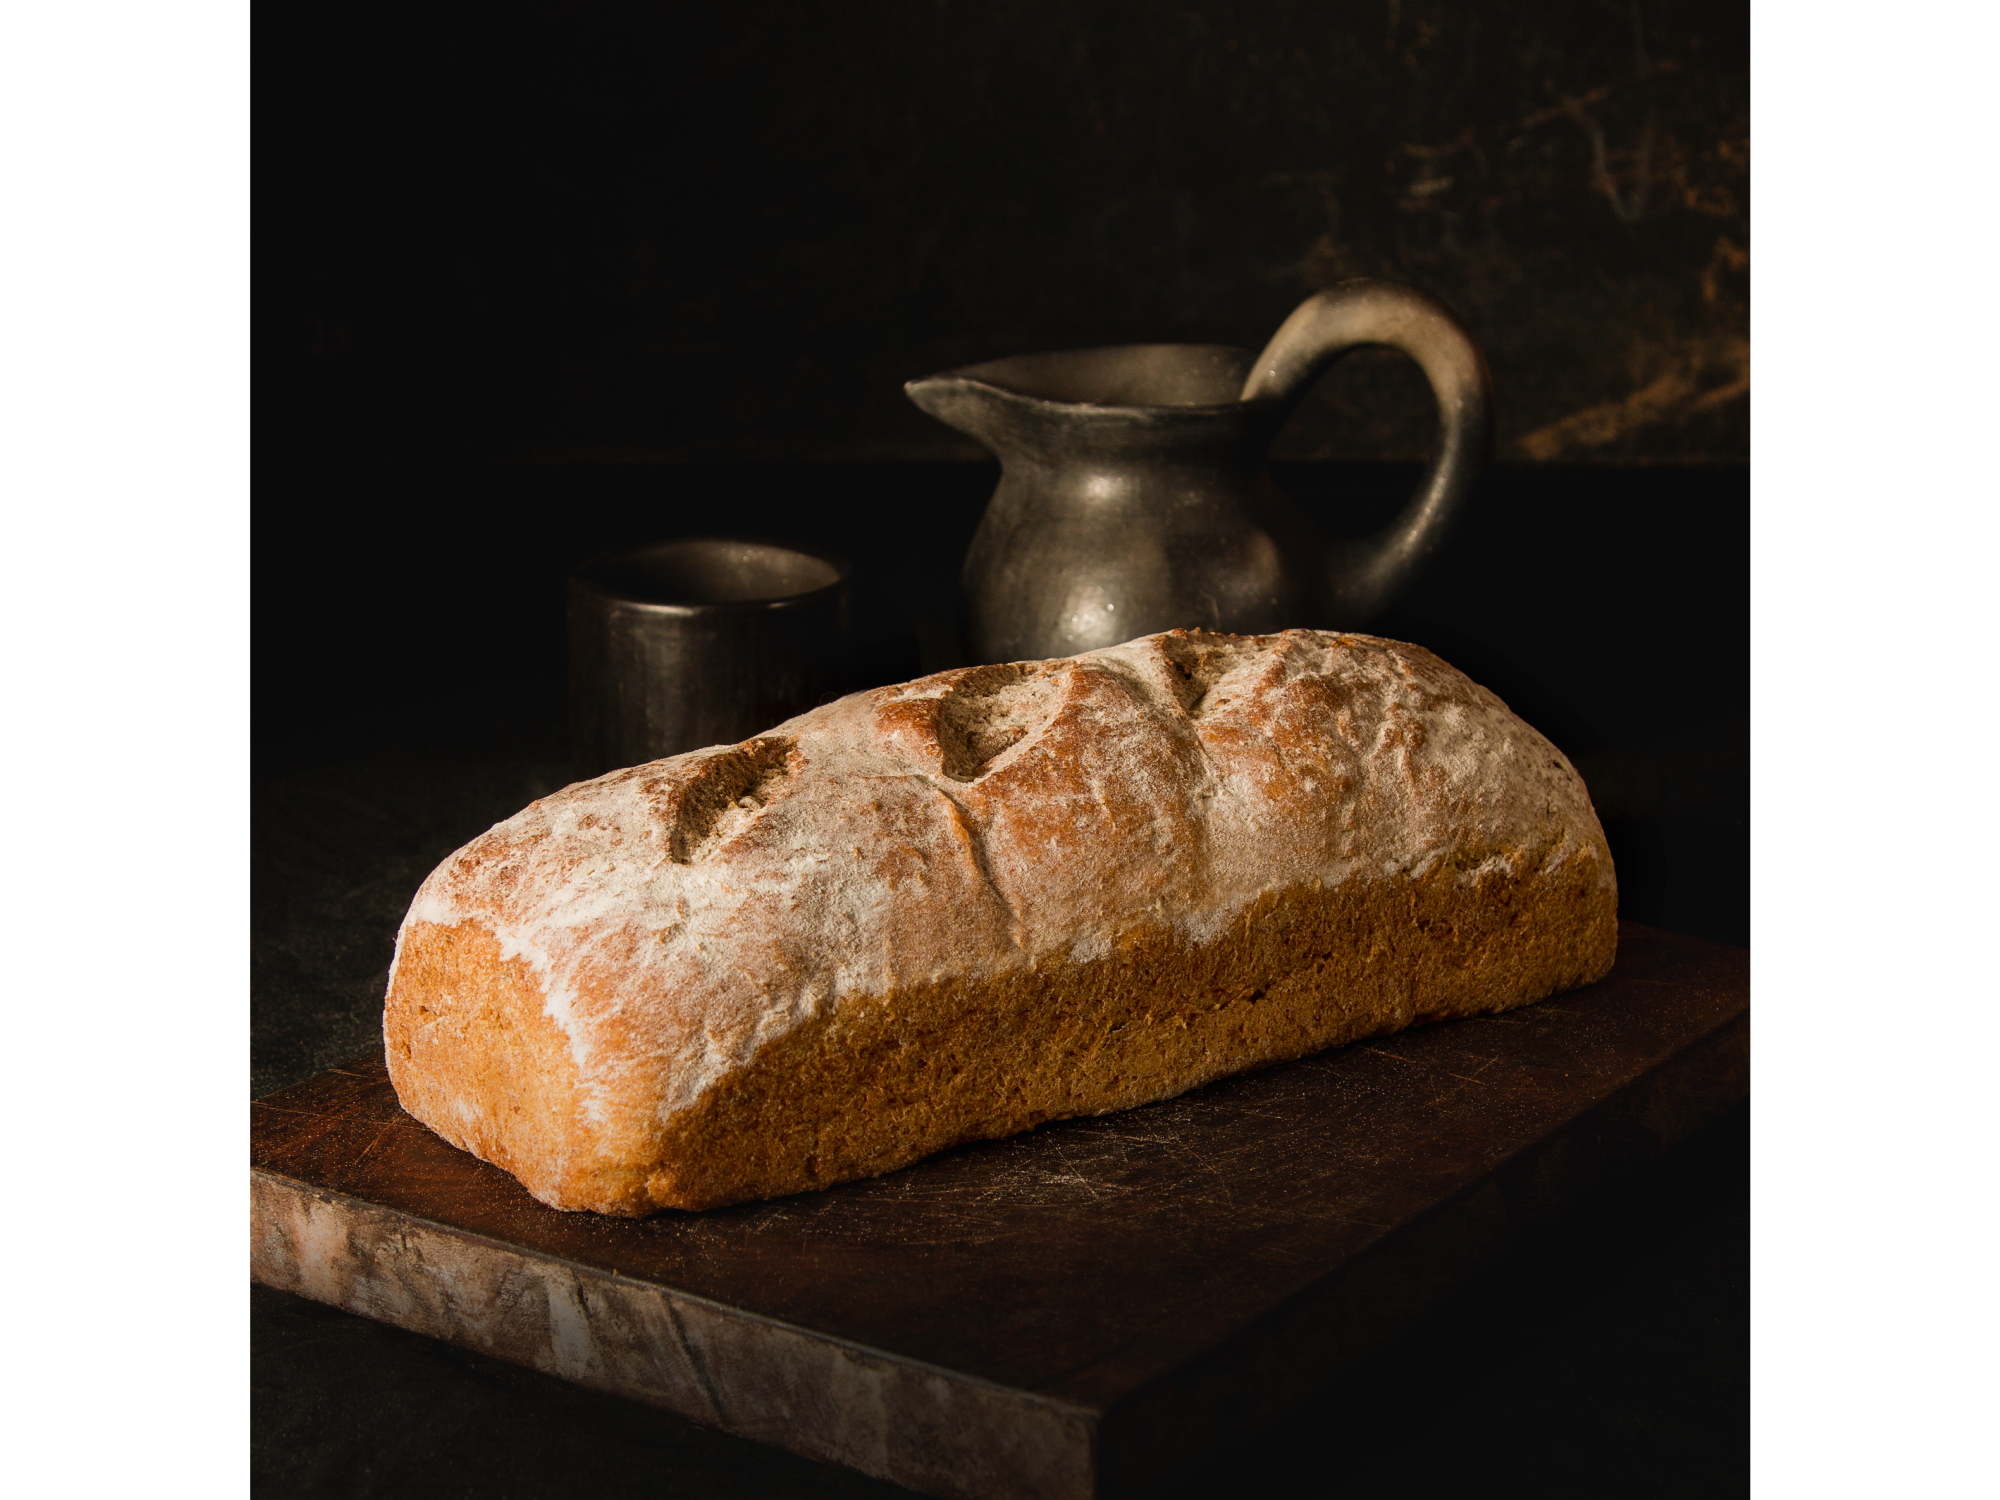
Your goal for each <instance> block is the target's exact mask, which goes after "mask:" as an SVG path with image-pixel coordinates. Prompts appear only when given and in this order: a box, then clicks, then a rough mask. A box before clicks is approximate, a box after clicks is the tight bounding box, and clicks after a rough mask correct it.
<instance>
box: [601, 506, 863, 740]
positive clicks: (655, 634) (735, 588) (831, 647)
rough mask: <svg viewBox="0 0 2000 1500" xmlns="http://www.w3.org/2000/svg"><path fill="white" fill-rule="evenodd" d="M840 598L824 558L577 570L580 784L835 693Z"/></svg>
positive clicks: (708, 559)
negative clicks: (583, 779) (587, 779)
mask: <svg viewBox="0 0 2000 1500" xmlns="http://www.w3.org/2000/svg"><path fill="white" fill-rule="evenodd" d="M848 584H849V569H848V567H847V565H846V564H845V563H844V562H841V561H839V560H837V559H835V558H831V557H825V556H821V555H819V554H816V553H811V552H801V551H797V550H795V549H793V548H790V547H779V546H774V545H772V544H771V543H768V542H753V541H742V540H737V539H733V538H727V537H696V538H691V539H688V540H684V541H676V542H655V543H653V544H652V545H650V546H645V547H633V548H629V549H627V550H625V551H621V552H607V553H605V554H603V555H602V556H600V557H596V558H593V559H592V560H591V561H589V562H587V563H585V564H584V565H583V566H582V567H581V568H579V569H577V570H576V572H575V573H573V574H571V575H570V580H569V703H570V736H571V744H572V749H573V753H574V754H575V756H576V760H577V770H578V771H579V773H580V774H582V775H584V776H597V775H601V774H602V773H604V772H605V771H609V770H614V769H616V768H617V767H620V766H635V765H639V764H640V763H642V762H644V761H649V760H658V759H659V758H660V757H662V756H666V755H677V754H679V753H680V752H681V751H683V750H696V749H700V748H701V747H702V746H704V745H719V744H732V743H734V742H736V741H738V740H744V739H748V738H749V737H750V736H751V735H753V734H756V733H757V732H758V731H760V730H764V729H769V728H770V727H771V726H772V725H774V724H777V723H779V722H780V721H782V720H785V719H789V718H791V717H792V716H793V715H794V714H798V713H803V712H805V710H807V709H809V708H812V707H814V706H815V705H816V704H819V703H822V702H824V701H825V700H826V699H828V698H830V697H834V696H837V695H839V694H840V693H842V692H844V691H846V689H847V687H848V683H847V680H846V679H847V612H848Z"/></svg>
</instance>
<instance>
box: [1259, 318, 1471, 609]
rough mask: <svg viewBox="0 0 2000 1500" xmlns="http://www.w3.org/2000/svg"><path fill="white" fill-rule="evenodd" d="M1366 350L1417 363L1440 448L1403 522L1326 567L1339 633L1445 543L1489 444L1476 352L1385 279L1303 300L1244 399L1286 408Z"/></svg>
mask: <svg viewBox="0 0 2000 1500" xmlns="http://www.w3.org/2000/svg"><path fill="white" fill-rule="evenodd" d="M1364 344H1382V345H1386V346H1388V347H1389V348H1391V349H1400V350H1402V351H1403V353H1405V354H1407V355H1409V356H1410V358H1411V359H1414V360H1415V361H1416V362H1417V364H1418V366H1419V367H1420V368H1421V369H1422V370H1423V372H1424V375H1425V376H1426V378H1428V379H1429V381H1430V383H1431V392H1432V394H1433V395H1435V396H1436V397H1437V404H1438V441H1437V447H1436V451H1435V453H1433V454H1432V456H1431V462H1430V467H1429V468H1428V469H1426V470H1425V471H1424V476H1423V478H1422V479H1421V480H1420V481H1419V482H1418V484H1417V489H1416V493H1415V494H1414V495H1412V496H1411V497H1410V502H1409V504H1407V505H1406V506H1404V507H1403V511H1402V514H1400V515H1399V516H1397V517H1396V519H1395V520H1394V521H1393V522H1391V523H1390V524H1389V526H1388V527H1387V528H1386V529H1384V530H1383V531H1381V532H1378V533H1377V534H1376V535H1374V536H1372V537H1369V538H1367V539H1366V540H1364V541H1360V542H1352V543H1347V544H1344V545H1342V546H1339V547H1336V548H1335V549H1334V553H1333V556H1332V557H1331V558H1330V559H1329V560H1328V564H1327V578H1326V600H1325V602H1326V606H1327V608H1328V609H1329V610H1330V611H1331V615H1330V618H1329V620H1328V623H1329V624H1330V625H1333V626H1336V627H1338V628H1340V629H1352V628H1354V627H1356V626H1360V625H1365V624H1367V623H1368V621H1369V620H1370V619H1371V618H1373V617H1374V616H1375V615H1376V614H1379V613H1380V612H1381V610H1382V609H1383V608H1384V607H1385V606H1386V605H1387V604H1388V602H1389V600H1390V599H1391V598H1392V597H1394V595H1395V594H1396V593H1397V591H1398V590H1400V589H1401V588H1402V587H1403V585H1404V584H1406V583H1408V582H1409V581H1410V579H1411V578H1412V577H1413V576H1414V575H1415V573H1416V571H1417V569H1418V567H1419V566H1420V565H1421V564H1422V563H1424V562H1425V561H1426V560H1427V559H1428V558H1429V557H1430V556H1431V554H1433V553H1434V552H1436V551H1437V549H1438V548H1439V547H1440V546H1441V545H1442V544H1443V542H1444V540H1445V536H1446V534H1447V533H1448V532H1449V531H1450V529H1451V526H1452V523H1453V522H1454V521H1455V520H1456V519H1457V518H1458V516H1459V515H1460V513H1461V512H1462V511H1463V510H1464V508H1465V502H1466V499H1467V497H1468V496H1470V495H1471V493H1472V486H1473V483H1474V482H1475V481H1476V480H1477V479H1478V478H1479V472H1480V470H1481V469H1483V468H1484V467H1485V466H1486V460H1487V458H1488V456H1489V455H1490V453H1491V451H1492V444H1493V377H1492V376H1491V375H1490V374H1488V373H1487V369H1486V358H1485V356H1484V355H1482V354H1481V353H1480V352H1479V346H1478V345H1477V344H1475V343H1473V341H1472V337H1471V335H1469V334H1468V333H1467V332H1466V331H1465V330H1464V329H1463V328H1462V327H1460V326H1459V322H1458V320H1457V319H1456V318H1454V317H1453V316H1452V315H1451V313H1450V312H1448V311H1447V310H1446V309H1445V307H1444V304H1442V303H1441V302H1438V301H1437V300H1436V299H1434V298H1431V297H1427V296H1425V295H1424V294H1423V293H1422V292H1420V291H1417V290H1416V289H1415V288H1414V287H1407V286H1402V285H1399V284H1398V283H1396V282H1393V281H1374V280H1361V281H1344V282H1342V283H1341V284H1340V285H1339V286H1336V287H1331V288H1329V289H1328V290H1326V291H1323V292H1318V293H1315V294H1314V295H1313V296H1311V297H1309V298H1307V299H1306V300H1305V301H1304V302H1303V303H1301V304H1300V305H1299V307H1298V309H1297V311H1295V312H1294V313H1293V314H1292V315H1291V316H1290V317H1289V318H1287V319H1285V323H1284V326H1283V327H1282V328H1280V329H1279V330H1278V331H1277V332H1276V333H1275V334H1273V335H1272V336H1271V342H1270V343H1268V344H1266V345H1265V346H1264V352H1263V353H1262V354H1260V355H1258V356H1257V363H1256V364H1255V365H1253V366H1251V370H1250V377H1249V379H1247V380H1245V381H1244V382H1243V397H1242V399H1243V400H1245V401H1275V402H1280V403H1284V404H1287V405H1289V404H1290V403H1292V402H1295V401H1297V400H1298V399H1299V398H1300V397H1302V396H1304V395H1305V393H1306V390H1307V388H1308V387H1309V386H1311V384H1312V382H1313V381H1314V380H1315V379H1316V378H1317V377H1318V376H1319V375H1320V373H1321V372H1322V371H1324V370H1325V369H1326V368H1327V366H1329V365H1331V364H1332V363H1333V362H1334V361H1335V360H1337V359H1339V358H1340V357H1341V356H1342V355H1343V354H1346V353H1347V352H1348V351H1349V350H1351V349H1356V348H1359V347H1361V346H1362V345H1364Z"/></svg>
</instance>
